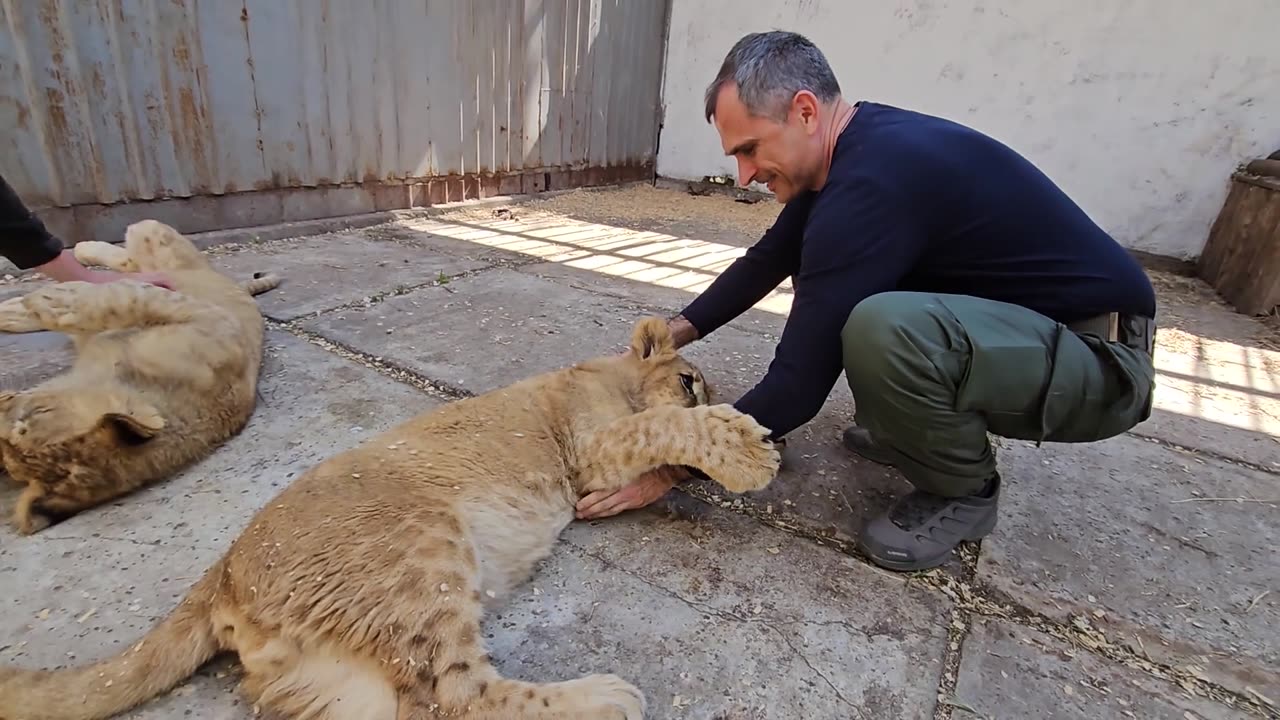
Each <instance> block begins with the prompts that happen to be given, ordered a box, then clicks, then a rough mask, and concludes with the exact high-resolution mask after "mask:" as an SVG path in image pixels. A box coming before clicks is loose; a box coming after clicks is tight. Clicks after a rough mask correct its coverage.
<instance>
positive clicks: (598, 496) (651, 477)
mask: <svg viewBox="0 0 1280 720" xmlns="http://www.w3.org/2000/svg"><path fill="white" fill-rule="evenodd" d="M687 477H689V475H688V473H687V472H686V471H684V470H682V469H680V468H676V467H660V468H657V469H655V470H650V471H649V472H647V473H645V474H643V475H641V476H640V477H639V478H638V479H637V480H635V481H634V482H632V483H631V484H630V485H627V486H625V487H623V488H622V489H620V490H598V491H596V492H593V493H590V494H589V495H587V496H586V497H583V498H582V499H580V500H578V506H577V517H578V519H579V520H594V519H596V518H602V517H609V516H610V515H617V514H618V513H620V512H623V511H625V510H635V509H637V508H642V507H645V506H646V505H651V504H653V503H655V502H657V501H658V499H659V498H661V497H662V496H663V495H666V494H667V492H668V491H670V490H671V488H673V487H675V486H676V483H678V482H680V481H681V480H684V479H686V478H687Z"/></svg>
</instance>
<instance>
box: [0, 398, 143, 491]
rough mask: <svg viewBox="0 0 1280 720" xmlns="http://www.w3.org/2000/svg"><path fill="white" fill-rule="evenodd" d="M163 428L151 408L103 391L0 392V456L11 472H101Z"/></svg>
mask: <svg viewBox="0 0 1280 720" xmlns="http://www.w3.org/2000/svg"><path fill="white" fill-rule="evenodd" d="M164 426H165V421H164V418H162V417H160V415H159V413H158V412H156V410H155V409H154V408H152V407H151V406H150V405H147V404H145V403H142V402H139V401H136V400H133V399H130V398H128V397H127V396H125V395H123V394H121V393H119V392H115V391H111V390H107V389H103V390H99V391H92V390H81V389H77V390H75V391H68V390H56V389H42V388H36V389H33V390H29V391H27V392H23V393H12V392H0V456H3V459H4V464H5V465H7V466H8V468H9V471H10V472H11V473H16V472H18V468H20V467H22V468H27V469H28V470H29V471H30V472H33V473H35V474H37V475H38V474H41V472H42V471H41V470H40V468H44V467H46V466H47V467H49V468H54V467H61V468H63V471H64V472H65V471H66V470H67V469H75V468H79V469H81V470H85V471H88V470H92V469H93V468H100V467H101V466H102V465H103V464H104V462H106V461H108V460H110V459H111V458H114V457H117V456H118V455H119V453H121V452H124V451H127V450H128V449H130V448H134V447H138V446H140V445H143V444H144V443H146V442H148V441H150V440H151V439H152V438H154V437H155V436H156V435H157V434H158V433H159V432H160V431H161V430H162V429H163V428H164ZM23 474H27V473H23ZM15 477H16V474H15Z"/></svg>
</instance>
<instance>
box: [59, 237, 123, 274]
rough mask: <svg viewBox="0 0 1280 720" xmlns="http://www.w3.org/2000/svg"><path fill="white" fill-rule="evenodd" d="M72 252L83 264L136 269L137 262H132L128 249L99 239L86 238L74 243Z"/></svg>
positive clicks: (118, 270)
mask: <svg viewBox="0 0 1280 720" xmlns="http://www.w3.org/2000/svg"><path fill="white" fill-rule="evenodd" d="M72 252H74V253H75V256H76V260H79V261H80V263H81V264H83V265H98V266H101V267H104V268H107V269H109V270H115V271H117V272H137V271H138V263H136V262H134V260H133V257H132V256H130V255H129V251H128V250H125V249H124V248H122V247H120V246H119V245H112V244H111V243H105V242H101V241H99V240H86V241H84V242H80V243H76V245H75V247H74V248H73V249H72Z"/></svg>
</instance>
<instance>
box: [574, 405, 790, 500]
mask: <svg viewBox="0 0 1280 720" xmlns="http://www.w3.org/2000/svg"><path fill="white" fill-rule="evenodd" d="M768 435H769V431H768V429H767V428H765V427H764V426H762V425H760V423H758V422H756V421H755V419H754V418H752V417H751V416H750V415H747V414H745V413H742V412H739V411H738V410H736V409H735V408H734V407H733V406H732V405H725V404H721V405H710V406H707V405H701V406H698V407H693V408H682V407H658V408H651V409H649V410H645V411H643V412H640V413H636V414H635V415H628V416H627V417H624V418H621V419H619V420H615V421H614V422H612V423H610V424H609V425H607V426H605V427H604V428H603V429H601V430H600V431H598V432H596V433H594V434H593V435H592V436H591V437H590V439H589V440H588V441H587V443H586V446H585V448H584V452H583V453H582V468H581V472H582V475H583V481H584V486H583V487H582V491H583V492H594V491H596V490H613V489H617V488H621V487H622V486H624V485H626V484H628V483H630V482H632V481H633V480H635V479H636V477H637V476H639V475H640V474H641V473H643V472H645V471H646V470H651V469H653V468H655V467H658V466H661V465H688V466H690V467H695V468H697V469H699V470H701V471H702V472H704V473H706V474H707V475H708V476H709V477H711V479H712V480H715V481H716V482H718V483H720V484H721V485H723V486H724V488H725V489H726V490H728V491H730V492H747V491H748V490H759V489H761V488H763V487H765V486H766V485H768V484H769V483H770V482H771V481H772V480H773V478H774V476H775V475H777V472H778V465H779V463H780V461H781V455H780V454H779V452H778V450H777V448H776V447H774V444H773V443H772V442H771V441H770V440H769V439H768Z"/></svg>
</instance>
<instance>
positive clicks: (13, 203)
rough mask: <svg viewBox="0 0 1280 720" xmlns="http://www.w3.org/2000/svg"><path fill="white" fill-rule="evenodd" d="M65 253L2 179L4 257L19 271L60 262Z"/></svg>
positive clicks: (0, 225)
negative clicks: (56, 261) (59, 257)
mask: <svg viewBox="0 0 1280 720" xmlns="http://www.w3.org/2000/svg"><path fill="white" fill-rule="evenodd" d="M62 250H63V246H62V241H61V240H59V239H58V238H56V237H54V236H53V234H52V233H50V232H49V231H48V230H47V229H46V228H45V226H44V223H42V222H40V219H39V218H37V217H36V216H35V214H34V213H32V212H31V211H30V210H29V209H27V206H26V205H25V204H23V202H22V199H21V198H19V197H18V193H17V192H15V191H14V189H13V188H12V187H10V186H9V183H8V181H7V180H5V179H4V177H2V176H0V255H3V256H4V257H5V258H6V259H7V260H9V262H11V263H13V264H14V265H17V266H18V269H19V270H30V269H31V268H34V267H39V266H41V265H44V264H46V263H49V262H52V261H53V260H56V259H57V258H58V256H59V255H61V254H62Z"/></svg>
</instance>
